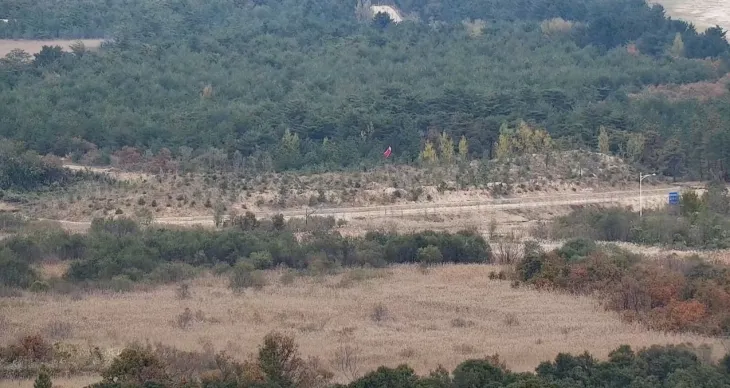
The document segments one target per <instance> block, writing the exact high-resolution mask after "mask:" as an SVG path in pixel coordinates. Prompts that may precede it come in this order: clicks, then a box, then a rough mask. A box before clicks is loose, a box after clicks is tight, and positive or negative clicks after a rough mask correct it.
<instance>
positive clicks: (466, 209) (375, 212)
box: [53, 187, 680, 231]
mask: <svg viewBox="0 0 730 388" xmlns="http://www.w3.org/2000/svg"><path fill="white" fill-rule="evenodd" d="M671 191H680V188H679V187H662V188H653V189H647V190H644V191H643V201H644V206H645V207H647V208H648V207H650V206H652V205H656V204H658V203H665V202H666V201H667V197H668V193H669V192H671ZM582 204H620V205H622V206H637V205H638V204H639V193H638V190H624V191H613V192H599V193H592V192H583V193H575V194H559V195H552V196H550V195H543V196H534V197H518V198H506V199H494V200H483V201H465V202H451V203H438V204H436V203H415V204H403V205H390V206H362V207H332V208H311V209H286V210H281V211H265V212H254V213H255V214H256V217H257V218H270V217H272V216H274V215H276V214H282V215H283V216H284V218H285V219H289V218H293V217H294V218H296V217H300V218H301V217H305V216H307V215H316V216H333V217H335V218H337V219H344V220H347V221H351V220H354V219H378V218H400V217H406V216H413V215H421V214H429V215H432V214H433V215H435V214H438V215H448V214H464V213H470V214H474V213H477V214H480V213H488V212H490V211H504V210H514V209H526V208H550V207H556V206H567V205H582ZM53 221H57V222H59V223H61V225H63V226H64V227H66V228H68V229H72V230H78V231H82V230H85V229H87V228H88V227H89V225H90V221H64V220H53ZM154 222H155V223H157V224H161V225H183V226H194V225H200V226H212V225H213V216H212V215H211V216H195V217H160V218H156V219H155V220H154Z"/></svg>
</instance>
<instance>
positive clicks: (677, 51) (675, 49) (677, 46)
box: [669, 32, 684, 58]
mask: <svg viewBox="0 0 730 388" xmlns="http://www.w3.org/2000/svg"><path fill="white" fill-rule="evenodd" d="M669 53H670V54H671V55H672V56H673V57H675V58H680V57H683V56H684V40H682V34H680V33H679V32H678V33H677V34H676V35H674V42H673V43H672V48H670V49H669Z"/></svg>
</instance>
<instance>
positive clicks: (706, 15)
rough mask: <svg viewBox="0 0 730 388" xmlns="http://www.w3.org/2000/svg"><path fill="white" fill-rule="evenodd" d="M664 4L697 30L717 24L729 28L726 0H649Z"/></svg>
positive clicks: (675, 16) (669, 11) (729, 11)
mask: <svg viewBox="0 0 730 388" xmlns="http://www.w3.org/2000/svg"><path fill="white" fill-rule="evenodd" d="M649 2H650V3H658V4H661V5H663V6H664V8H665V9H666V10H667V14H668V15H670V16H672V17H673V18H675V19H682V20H686V21H689V22H692V23H693V24H694V25H695V26H696V27H697V30H698V31H704V30H705V29H707V28H708V27H714V26H716V25H719V26H720V27H723V28H725V29H730V2H729V1H727V0H650V1H649Z"/></svg>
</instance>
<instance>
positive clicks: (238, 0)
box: [0, 0, 730, 178]
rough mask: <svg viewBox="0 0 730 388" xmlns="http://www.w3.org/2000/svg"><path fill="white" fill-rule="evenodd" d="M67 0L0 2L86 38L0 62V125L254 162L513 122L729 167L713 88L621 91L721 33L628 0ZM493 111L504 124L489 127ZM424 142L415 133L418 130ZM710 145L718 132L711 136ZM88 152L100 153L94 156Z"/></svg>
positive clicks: (688, 162) (15, 22) (720, 171)
mask: <svg viewBox="0 0 730 388" xmlns="http://www.w3.org/2000/svg"><path fill="white" fill-rule="evenodd" d="M368 4H369V3H363V2H362V0H359V1H356V0H348V1H334V0H318V1H313V0H300V1H292V0H250V1H248V0H211V1H202V0H188V1H180V0H166V1H159V2H149V1H139V0H133V1H121V0H107V1H105V2H93V1H83V0H64V1H60V2H57V1H50V0H40V1H33V2H31V1H27V0H9V1H4V2H2V3H0V18H3V19H7V20H8V22H4V23H0V38H26V39H48V38H104V39H107V43H105V44H103V45H102V47H101V48H100V49H99V50H90V49H89V48H85V47H83V46H81V45H75V46H74V47H73V50H72V52H70V53H64V52H62V51H61V50H60V49H59V48H53V47H46V48H44V49H43V50H42V51H41V52H40V53H38V54H35V55H30V54H27V53H24V52H20V51H15V52H12V53H11V54H9V55H8V56H7V57H5V58H4V59H2V61H0V137H6V138H12V139H14V140H19V141H23V142H24V143H25V144H26V146H27V147H29V148H31V149H33V150H36V151H38V152H40V153H41V154H46V153H54V154H56V155H68V154H72V155H81V154H83V153H87V152H88V151H90V150H94V149H97V148H98V149H99V150H100V151H101V152H99V154H101V155H102V157H100V158H99V159H98V161H104V160H108V155H110V154H112V153H114V152H117V151H118V150H120V149H121V148H122V147H125V146H129V147H136V148H137V149H139V150H140V151H141V152H148V153H152V154H157V153H159V152H160V151H161V150H162V149H163V148H166V149H167V150H165V151H164V152H166V153H167V152H171V153H172V154H173V156H175V157H179V158H183V159H184V158H189V157H191V155H195V154H201V153H213V154H215V155H218V156H220V157H221V158H223V159H226V160H228V161H230V162H231V164H234V163H238V164H239V165H240V164H241V163H240V162H236V161H244V160H245V164H246V165H248V166H249V167H253V168H256V169H264V170H269V169H277V170H286V169H300V168H310V169H311V168H318V169H335V168H343V167H358V166H361V165H363V164H368V163H374V162H376V161H379V160H380V159H381V157H380V153H382V151H383V150H384V149H385V148H386V147H387V146H388V145H390V146H392V147H393V151H394V158H395V159H396V160H397V161H400V162H413V161H416V160H417V159H418V156H419V153H420V152H421V150H422V149H423V146H424V144H425V142H426V140H428V139H429V138H433V137H435V136H438V134H440V133H442V132H446V133H447V134H448V135H449V136H451V137H452V138H454V139H460V138H461V137H462V136H464V138H465V139H467V141H468V144H469V147H468V153H469V156H471V157H473V158H481V157H490V158H491V157H493V155H492V153H493V150H494V148H495V142H496V141H497V139H498V138H499V135H500V131H502V132H503V131H505V130H509V129H508V128H509V127H510V126H512V125H513V124H514V123H517V122H519V120H525V121H527V122H528V123H530V124H531V125H534V126H536V127H543V128H545V129H546V130H547V131H548V132H549V133H550V135H551V136H552V138H553V139H556V140H557V142H556V144H557V146H559V147H562V148H566V149H567V148H591V149H596V148H598V143H599V138H600V137H601V136H599V134H604V135H603V136H604V143H605V145H607V147H606V148H607V150H608V151H609V152H612V153H616V154H619V155H622V156H625V157H627V158H628V159H630V160H631V161H632V162H637V163H642V164H644V165H645V166H646V167H648V168H651V169H654V170H657V171H659V172H662V173H665V174H667V175H671V176H675V177H699V178H704V177H709V176H716V177H721V178H727V177H730V175H728V174H730V173H727V172H726V166H727V165H728V162H730V161H728V160H727V158H728V156H730V155H728V154H727V151H726V150H727V149H730V147H728V146H730V144H729V143H730V132H728V131H727V128H728V124H730V110H729V109H728V106H729V105H728V104H727V102H728V101H729V100H730V98H728V97H718V98H716V99H715V100H711V101H707V102H699V101H696V100H684V101H669V100H665V99H659V98H649V99H636V98H633V97H631V95H632V94H635V93H639V92H641V91H642V90H643V89H644V88H645V87H647V86H651V85H661V84H669V83H676V84H684V83H691V82H697V81H703V80H707V81H713V82H714V81H716V80H718V79H719V78H720V77H721V76H722V75H723V74H724V73H726V72H727V70H728V61H727V59H728V58H730V56H729V55H728V53H729V50H730V49H729V45H728V43H727V41H726V39H725V32H724V31H723V30H722V29H720V28H719V27H718V28H711V29H708V30H707V31H705V32H698V31H696V30H695V28H694V27H693V26H692V25H690V24H688V23H685V22H683V21H677V20H671V19H670V18H668V17H666V16H665V14H664V11H663V9H662V8H661V6H658V5H653V6H649V5H647V4H646V3H645V2H644V1H643V0H577V1H576V0H560V1H556V0H519V1H503V0H502V1H498V0H490V1H467V0H450V1H445V0H444V1H441V2H438V1H424V0H399V1H395V2H394V5H396V6H397V7H398V8H399V9H400V10H401V11H402V12H403V14H404V15H406V20H405V21H404V22H402V23H398V24H395V23H393V22H392V21H391V20H390V19H389V18H387V17H380V16H383V15H377V16H378V17H375V18H374V19H373V18H371V16H372V15H370V14H368V10H369V7H368ZM505 123H507V124H508V125H503V124H505ZM434 140H435V139H434ZM726 145H728V146H726ZM104 156H106V157H104Z"/></svg>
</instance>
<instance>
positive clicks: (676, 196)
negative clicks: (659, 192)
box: [669, 191, 679, 205]
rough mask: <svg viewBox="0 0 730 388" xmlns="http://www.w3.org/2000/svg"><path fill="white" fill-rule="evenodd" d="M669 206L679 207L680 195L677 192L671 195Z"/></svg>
mask: <svg viewBox="0 0 730 388" xmlns="http://www.w3.org/2000/svg"><path fill="white" fill-rule="evenodd" d="M669 204H670V205H679V193H678V192H676V191H672V192H670V193H669Z"/></svg>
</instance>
